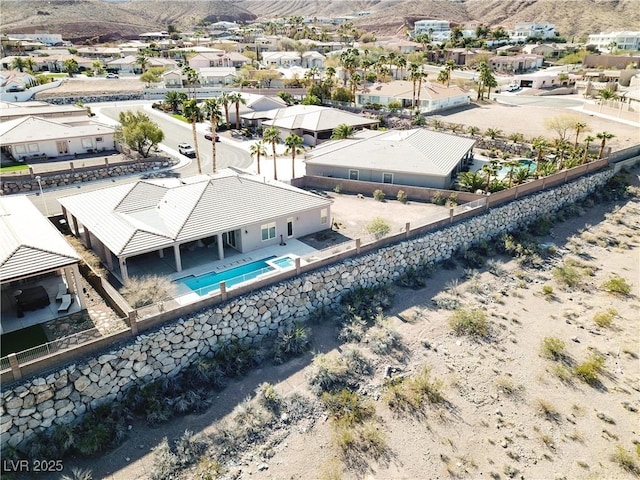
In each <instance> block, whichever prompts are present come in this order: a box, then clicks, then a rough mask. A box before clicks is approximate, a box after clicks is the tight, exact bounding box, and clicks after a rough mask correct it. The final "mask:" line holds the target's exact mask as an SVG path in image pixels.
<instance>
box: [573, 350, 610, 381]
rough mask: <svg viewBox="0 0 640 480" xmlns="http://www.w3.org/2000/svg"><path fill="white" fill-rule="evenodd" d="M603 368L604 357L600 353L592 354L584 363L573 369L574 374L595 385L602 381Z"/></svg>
mask: <svg viewBox="0 0 640 480" xmlns="http://www.w3.org/2000/svg"><path fill="white" fill-rule="evenodd" d="M603 367H604V357H603V356H602V355H600V354H598V353H592V354H591V355H589V357H588V358H587V359H586V360H585V361H584V362H582V363H581V364H580V365H576V366H575V367H574V368H573V373H575V374H576V375H577V376H578V377H579V378H580V379H582V380H583V381H585V382H586V383H588V384H589V385H595V384H597V383H598V381H599V380H600V373H602V371H603V370H604V368H603Z"/></svg>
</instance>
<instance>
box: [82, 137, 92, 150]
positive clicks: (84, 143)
mask: <svg viewBox="0 0 640 480" xmlns="http://www.w3.org/2000/svg"><path fill="white" fill-rule="evenodd" d="M92 147H93V141H92V140H91V139H90V138H83V139H82V148H92Z"/></svg>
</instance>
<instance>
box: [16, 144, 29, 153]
mask: <svg viewBox="0 0 640 480" xmlns="http://www.w3.org/2000/svg"><path fill="white" fill-rule="evenodd" d="M13 149H14V151H15V152H16V153H26V151H27V150H26V149H25V147H24V145H15V146H14V147H13Z"/></svg>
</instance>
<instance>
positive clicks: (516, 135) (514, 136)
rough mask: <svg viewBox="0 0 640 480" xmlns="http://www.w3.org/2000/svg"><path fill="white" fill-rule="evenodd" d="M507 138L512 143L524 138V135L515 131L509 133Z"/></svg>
mask: <svg viewBox="0 0 640 480" xmlns="http://www.w3.org/2000/svg"><path fill="white" fill-rule="evenodd" d="M509 140H511V141H512V142H513V143H518V142H521V141H522V140H524V135H522V134H521V133H518V132H515V133H512V134H510V135H509Z"/></svg>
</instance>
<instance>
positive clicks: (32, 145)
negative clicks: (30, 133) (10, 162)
mask: <svg viewBox="0 0 640 480" xmlns="http://www.w3.org/2000/svg"><path fill="white" fill-rule="evenodd" d="M39 151H40V148H39V147H38V144H37V143H30V144H29V152H32V153H33V152H39Z"/></svg>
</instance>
